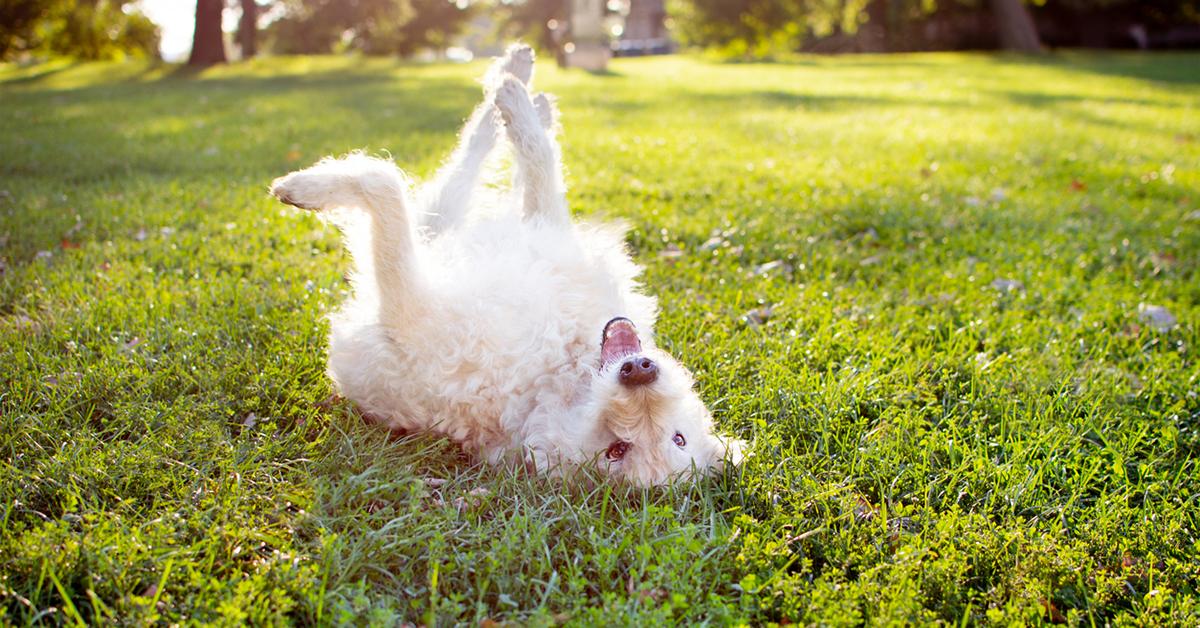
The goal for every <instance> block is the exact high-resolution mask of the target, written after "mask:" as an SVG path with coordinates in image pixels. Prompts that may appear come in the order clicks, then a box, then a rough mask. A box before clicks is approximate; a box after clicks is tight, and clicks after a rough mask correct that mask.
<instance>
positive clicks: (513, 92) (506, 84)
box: [496, 74, 529, 124]
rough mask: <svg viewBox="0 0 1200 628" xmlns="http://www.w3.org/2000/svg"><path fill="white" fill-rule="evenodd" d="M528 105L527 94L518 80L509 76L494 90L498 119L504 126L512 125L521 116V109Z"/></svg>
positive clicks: (523, 85)
mask: <svg viewBox="0 0 1200 628" xmlns="http://www.w3.org/2000/svg"><path fill="white" fill-rule="evenodd" d="M528 103H529V92H527V91H526V90H525V84H524V83H522V82H521V80H520V79H518V78H517V77H515V76H513V75H511V74H509V75H507V76H505V77H504V78H503V79H502V80H501V81H500V86H499V87H497V88H496V108H497V109H499V110H500V117H502V118H503V119H504V122H505V124H512V122H513V120H514V119H515V118H516V117H517V116H519V115H521V109H522V107H524V106H526V105H527V104H528Z"/></svg>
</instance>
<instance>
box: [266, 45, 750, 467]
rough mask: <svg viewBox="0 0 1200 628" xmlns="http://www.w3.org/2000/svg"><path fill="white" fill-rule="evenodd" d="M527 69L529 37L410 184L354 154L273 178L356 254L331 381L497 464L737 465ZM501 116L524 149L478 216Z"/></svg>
mask: <svg viewBox="0 0 1200 628" xmlns="http://www.w3.org/2000/svg"><path fill="white" fill-rule="evenodd" d="M532 72H533V51H532V50H531V49H529V48H528V47H524V46H514V47H512V48H510V49H509V51H508V53H507V54H506V56H505V57H503V58H502V59H499V60H498V61H497V62H496V63H495V64H494V65H493V67H492V69H491V70H489V73H488V77H487V78H486V79H485V94H486V98H485V100H484V102H483V104H481V105H480V106H479V107H478V108H477V109H476V110H475V112H474V113H473V114H472V115H471V118H470V119H469V120H468V121H467V124H466V126H465V127H464V129H463V131H462V137H461V140H460V143H459V146H458V147H457V149H456V150H455V152H454V154H453V155H452V156H451V158H450V160H449V161H448V163H447V164H446V165H445V166H444V167H443V168H442V169H441V171H439V172H438V173H437V175H436V176H435V177H434V178H433V180H432V181H430V182H429V183H427V184H425V185H424V186H422V187H420V188H419V189H417V190H416V191H415V193H410V191H409V186H408V183H407V181H406V179H405V177H404V175H403V174H401V173H400V172H399V170H397V169H396V167H395V166H394V165H393V164H392V163H391V162H389V161H383V160H379V159H373V158H370V157H366V156H363V155H361V154H351V155H349V156H347V157H345V158H342V159H329V158H327V159H324V160H322V161H321V162H319V163H317V164H316V165H315V166H313V167H311V168H308V169H307V170H301V171H299V172H294V173H292V174H289V175H287V176H285V177H281V178H280V179H277V180H276V181H275V182H274V184H273V185H272V188H271V192H272V193H273V194H274V195H275V196H276V197H277V198H279V200H281V201H283V202H284V203H287V204H289V205H294V206H296V207H300V208H304V209H313V210H321V211H322V213H323V214H324V215H326V216H328V217H330V218H331V219H332V220H333V221H334V222H335V224H337V225H338V227H340V228H341V229H342V231H343V234H344V236H345V241H346V246H347V248H348V249H349V250H350V252H351V254H352V255H353V257H354V262H355V266H356V270H355V273H354V276H353V277H354V286H355V291H354V296H353V297H352V298H351V300H350V301H349V302H348V303H347V304H346V305H345V306H344V307H343V308H342V309H341V311H340V312H338V313H337V314H335V315H333V317H332V319H331V327H332V329H331V333H330V341H329V373H330V375H331V377H332V378H333V380H334V382H335V383H336V385H337V387H338V388H339V389H340V391H341V393H342V394H343V395H345V396H346V397H347V398H349V399H351V400H352V401H354V402H355V403H356V404H357V405H358V406H359V407H360V408H361V409H362V410H363V411H365V412H366V413H367V414H369V415H372V416H374V417H377V418H378V419H380V420H382V421H384V422H386V423H387V424H388V425H389V426H391V427H392V428H393V429H402V430H429V431H432V432H436V433H439V434H444V435H446V436H448V437H449V438H451V439H453V440H455V441H457V442H459V443H461V444H462V445H463V446H464V448H466V449H468V450H471V451H475V452H477V453H478V454H480V455H482V456H483V457H485V458H486V459H487V460H488V461H490V462H500V461H502V460H512V461H517V460H521V461H524V462H525V463H527V464H529V463H532V464H533V465H534V466H536V468H537V469H539V470H543V471H545V470H555V471H562V470H563V467H564V466H565V465H578V464H585V463H589V462H593V461H594V462H596V463H597V464H599V466H600V468H602V469H604V470H606V471H608V472H610V473H612V474H614V475H618V476H621V477H624V478H627V479H628V480H630V481H632V482H635V483H638V484H642V485H652V484H662V483H665V482H668V481H670V480H671V479H672V478H675V477H681V476H687V475H690V474H692V473H693V472H704V471H705V470H708V469H712V468H720V467H721V466H722V465H723V464H724V462H725V461H726V460H732V461H733V462H734V464H736V463H737V461H739V460H740V458H741V451H742V443H741V442H739V441H731V440H724V439H722V438H720V437H718V436H716V435H715V434H714V433H713V424H712V418H711V416H710V414H709V412H708V409H707V408H705V406H704V403H703V402H702V401H701V400H700V398H699V396H698V395H697V394H696V392H695V391H694V390H693V388H692V377H691V375H690V373H689V372H688V371H687V369H686V368H684V367H683V366H682V365H681V364H680V363H679V362H677V361H676V360H674V359H673V358H672V357H671V356H669V355H667V354H666V353H664V352H663V351H661V350H659V349H658V348H656V347H655V346H654V342H653V340H652V339H651V336H650V334H651V332H652V330H653V329H654V322H655V317H656V303H655V300H654V299H653V298H652V297H649V296H646V295H644V294H642V293H641V292H639V290H638V284H637V282H636V281H635V280H634V278H635V276H636V275H637V274H638V272H639V270H640V269H639V268H638V267H637V266H635V265H634V263H633V261H632V260H631V259H630V258H629V256H628V254H627V253H626V252H625V248H624V242H623V235H622V233H621V231H620V230H617V229H613V228H605V227H601V226H589V225H584V224H576V223H572V222H571V220H570V215H569V213H568V210H567V205H566V201H565V198H564V184H563V177H562V171H561V167H560V164H559V150H558V146H557V142H556V139H555V137H554V135H553V129H554V127H555V118H556V117H557V112H556V111H555V109H554V106H553V103H552V101H551V100H550V99H549V98H547V97H546V96H545V95H542V94H539V95H538V96H536V97H531V96H530V93H529V91H528V88H527V85H528V83H529V81H530V79H531V75H532ZM497 113H498V114H499V115H498V116H497ZM500 127H503V129H504V131H505V132H506V134H507V136H508V138H509V140H511V143H512V145H513V147H514V149H515V151H514V152H515V159H514V161H515V167H516V169H515V176H514V190H513V192H514V193H513V196H512V198H510V199H507V202H506V203H503V204H502V205H501V207H502V208H504V209H507V210H508V211H507V212H499V215H495V216H480V215H479V214H483V213H485V212H473V213H474V214H476V215H473V216H472V217H471V219H470V220H468V217H467V213H468V210H469V209H472V208H475V207H479V206H481V205H484V204H486V203H485V201H486V199H481V198H479V197H480V196H482V195H484V193H485V192H486V191H487V190H486V189H485V186H481V185H480V184H479V179H480V170H481V169H482V167H483V164H484V161H485V158H486V157H487V156H488V154H489V152H490V151H491V149H492V148H493V145H494V144H495V143H496V139H497V135H498V134H499V133H498V130H499V128H500ZM493 200H495V199H493ZM514 206H515V207H514ZM414 227H415V228H414Z"/></svg>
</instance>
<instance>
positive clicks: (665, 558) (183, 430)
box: [0, 54, 1200, 625]
mask: <svg viewBox="0 0 1200 628" xmlns="http://www.w3.org/2000/svg"><path fill="white" fill-rule="evenodd" d="M483 67H484V66H483V65H482V64H481V63H476V64H470V65H465V66H464V65H409V64H403V63H398V62H393V61H389V60H369V61H364V60H361V59H356V58H290V59H269V60H264V61H256V62H253V63H249V64H245V65H238V66H234V67H229V68H219V69H214V70H211V71H207V72H204V73H201V74H199V75H187V74H185V73H182V72H180V71H178V70H177V69H176V68H173V67H151V66H144V65H136V64H128V65H86V64H85V65H67V64H58V65H48V66H37V67H30V68H19V67H15V66H0V508H2V510H0V623H8V622H11V623H17V624H23V623H28V622H50V623H74V622H76V621H83V622H95V623H111V622H123V623H128V624H143V623H150V622H160V623H174V622H180V621H184V620H195V621H200V622H217V623H240V622H253V623H256V624H259V623H291V622H297V623H319V624H331V623H338V622H354V623H368V622H369V623H375V624H383V625H387V624H390V623H394V622H397V621H405V622H412V623H415V624H427V625H434V624H438V625H444V624H450V623H457V622H462V623H468V624H477V625H484V624H487V625H496V624H495V623H492V622H499V623H503V622H515V623H519V624H533V625H546V624H561V623H578V624H596V623H602V624H627V625H650V624H665V623H675V622H678V623H688V624H692V623H702V622H708V623H713V624H728V623H736V622H746V623H750V624H766V623H770V622H779V623H785V622H792V623H811V622H818V623H828V624H835V625H844V624H857V623H861V622H864V621H866V622H871V623H876V622H878V623H890V622H896V623H904V622H916V623H926V622H936V621H942V622H946V623H959V622H973V623H974V622H980V623H985V622H986V623H1009V622H1029V623H1038V622H1050V621H1053V622H1063V621H1065V622H1068V623H1071V624H1074V625H1079V624H1084V625H1090V624H1092V623H1096V624H1103V623H1108V622H1112V623H1117V624H1134V623H1149V624H1160V623H1176V624H1196V623H1197V622H1200V503H1198V502H1200V479H1198V478H1200V469H1198V468H1197V464H1198V461H1200V398H1198V396H1200V364H1198V361H1197V356H1196V352H1197V350H1198V349H1200V257H1198V254H1200V253H1198V252H1200V55H1175V56H1166V55H1161V56H1151V55H1076V54H1068V55H1056V56H1051V57H1048V58H1046V59H1037V60H1029V59H1023V58H1019V57H1005V56H973V55H918V56H890V57H841V58H799V59H795V60H793V61H791V62H787V63H775V64H716V63H709V62H706V61H703V60H701V59H697V58H689V57H666V58H654V59H638V60H621V61H617V62H615V63H614V64H613V65H612V67H611V72H609V73H606V74H603V75H589V74H584V73H579V72H563V71H558V70H556V69H554V68H552V67H549V66H548V65H543V66H542V67H541V69H540V74H539V76H538V77H537V83H538V86H539V87H541V88H542V89H546V90H549V91H553V92H555V93H557V94H558V95H559V97H560V106H561V109H562V114H563V123H564V133H563V142H564V156H565V161H566V163H567V166H568V168H569V171H570V172H569V185H570V186H571V187H570V192H569V199H570V201H571V203H572V207H573V210H574V211H575V213H576V214H578V215H581V216H589V217H602V218H606V219H623V220H625V221H627V222H628V223H629V225H630V227H631V231H630V234H629V237H628V241H629V244H630V247H631V249H632V251H633V252H634V254H635V256H636V257H637V259H638V260H639V261H640V262H641V263H643V264H644V265H645V266H646V275H645V280H646V284H647V286H648V288H649V289H650V290H651V291H652V292H654V293H656V294H658V295H659V296H660V299H661V302H662V305H663V312H662V317H661V321H660V324H659V328H658V335H659V339H660V343H661V344H663V345H665V346H666V347H667V348H668V349H669V350H671V351H672V352H673V353H675V354H676V355H677V356H679V357H680V358H681V359H682V360H683V362H685V363H686V364H687V365H688V366H689V367H690V368H692V369H693V370H694V371H695V373H696V377H697V380H698V385H699V388H700V390H701V394H702V396H703V397H704V398H705V400H706V401H707V402H708V403H709V405H710V407H711V408H712V409H713V412H714V415H715V417H716V420H717V423H718V424H719V425H720V426H721V429H722V431H724V432H727V433H733V434H737V435H739V436H740V437H742V438H745V439H746V440H747V441H749V442H751V447H750V449H751V452H752V455H751V456H750V457H749V458H748V460H747V461H746V462H745V463H744V464H743V465H742V466H741V467H739V468H738V469H736V470H734V471H730V472H727V473H726V474H725V475H723V476H720V477H713V478H709V479H706V480H704V481H701V482H698V483H694V484H686V485H679V486H675V487H672V488H670V489H656V490H640V489H633V488H629V487H627V486H624V485H620V484H615V483H611V482H599V483H591V482H584V481H579V482H573V483H563V482H561V481H556V480H550V479H544V478H538V477H530V476H528V475H526V474H523V473H519V472H517V471H514V470H507V469H498V468H489V467H486V466H483V465H481V464H479V463H478V462H475V461H473V460H471V459H469V458H467V457H465V456H464V455H463V454H461V453H460V452H459V451H458V449H457V448H456V447H455V446H454V445H453V444H451V443H448V442H446V441H441V440H437V439H434V438H430V437H421V436H417V437H405V438H392V437H389V435H388V434H387V433H385V432H384V431H382V430H381V429H379V428H377V427H373V426H370V425H366V424H364V423H363V421H362V419H361V418H359V417H358V416H357V415H356V414H355V413H354V411H353V409H352V408H351V407H350V406H349V404H347V403H346V402H339V401H333V402H327V399H328V398H329V397H330V394H331V392H332V389H331V385H330V383H329V381H328V379H327V377H326V376H325V374H324V342H325V334H326V332H327V329H328V326H327V323H326V321H325V316H326V314H328V313H329V312H330V311H331V310H332V309H333V308H335V307H336V306H337V304H338V303H339V302H340V301H342V300H343V299H344V298H345V296H346V293H347V290H348V289H349V287H348V285H347V284H346V282H345V280H344V273H345V271H346V270H347V268H348V262H349V260H348V259H347V258H346V256H345V255H344V254H343V253H342V252H341V250H340V244H339V242H338V239H337V237H336V234H335V233H333V232H332V231H331V230H330V229H329V228H326V227H323V226H322V225H321V224H320V223H319V222H317V221H316V220H315V219H313V218H312V217H311V216H306V215H301V214H299V213H297V212H295V211H293V210H290V209H287V208H284V207H283V206H281V205H280V204H278V203H277V202H275V201H274V200H273V199H271V198H269V197H268V196H267V194H266V187H267V185H268V183H269V182H270V180H271V179H272V178H273V177H275V176H278V175H281V174H284V173H286V172H288V171H289V170H292V169H296V168H299V167H302V166H306V165H308V164H310V163H311V162H313V161H315V160H316V159H318V158H320V157H321V156H323V155H326V154H330V153H339V152H345V151H348V150H350V149H355V148H366V149H368V150H371V151H374V152H378V153H385V152H386V153H389V154H390V155H391V156H392V157H394V159H395V160H396V161H397V163H399V164H400V165H401V166H402V167H403V168H405V169H406V170H408V171H410V172H413V173H415V174H418V175H425V174H428V173H430V172H432V171H433V169H434V168H436V166H437V164H438V162H439V159H441V158H442V157H443V156H444V155H445V154H446V153H447V151H448V150H449V149H450V147H451V146H452V145H453V142H454V132H455V130H456V129H457V126H458V125H459V124H460V122H461V120H462V119H463V118H464V117H465V116H466V115H467V113H468V112H469V111H470V109H471V107H472V106H473V105H474V103H475V102H476V100H477V99H478V97H479V94H478V86H477V84H476V83H475V82H474V77H475V76H476V75H477V74H479V73H480V72H481V71H482V69H483Z"/></svg>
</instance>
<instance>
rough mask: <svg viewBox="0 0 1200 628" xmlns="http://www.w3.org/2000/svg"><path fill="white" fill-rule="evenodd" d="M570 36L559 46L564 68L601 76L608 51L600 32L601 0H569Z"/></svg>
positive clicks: (606, 62) (606, 39) (602, 5)
mask: <svg viewBox="0 0 1200 628" xmlns="http://www.w3.org/2000/svg"><path fill="white" fill-rule="evenodd" d="M570 9H571V11H570V18H569V20H570V24H569V28H570V34H569V35H568V39H567V43H566V44H564V45H563V53H564V58H565V60H566V65H567V67H571V68H583V69H584V70H587V71H589V72H603V71H604V70H606V69H607V68H608V60H609V58H610V57H612V50H611V49H610V48H609V47H608V33H605V32H604V0H570Z"/></svg>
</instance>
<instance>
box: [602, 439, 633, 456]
mask: <svg viewBox="0 0 1200 628" xmlns="http://www.w3.org/2000/svg"><path fill="white" fill-rule="evenodd" d="M627 451H629V443H627V442H625V441H623V440H615V441H613V444H611V445H609V446H608V450H607V451H605V452H604V457H605V458H608V459H609V460H620V459H621V458H624V457H625V452H627Z"/></svg>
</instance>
